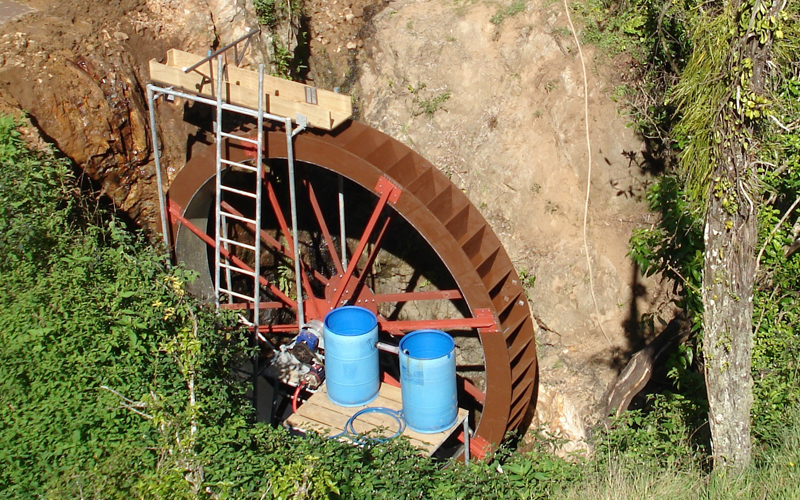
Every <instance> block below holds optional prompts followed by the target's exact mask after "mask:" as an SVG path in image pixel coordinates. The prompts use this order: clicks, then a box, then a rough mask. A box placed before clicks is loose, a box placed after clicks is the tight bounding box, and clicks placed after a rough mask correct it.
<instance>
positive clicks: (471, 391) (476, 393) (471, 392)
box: [458, 376, 486, 404]
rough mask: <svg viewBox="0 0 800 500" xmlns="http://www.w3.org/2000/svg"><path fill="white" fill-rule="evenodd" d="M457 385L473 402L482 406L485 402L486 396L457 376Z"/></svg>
mask: <svg viewBox="0 0 800 500" xmlns="http://www.w3.org/2000/svg"><path fill="white" fill-rule="evenodd" d="M458 383H459V384H460V385H461V386H462V387H461V388H462V389H463V390H464V392H465V393H467V394H469V395H470V396H472V397H473V398H474V399H475V401H477V402H478V403H480V404H484V403H485V402H486V394H484V393H483V391H481V390H480V389H478V387H477V386H476V385H475V384H473V383H472V382H471V381H470V380H468V379H466V378H464V377H461V376H459V377H458Z"/></svg>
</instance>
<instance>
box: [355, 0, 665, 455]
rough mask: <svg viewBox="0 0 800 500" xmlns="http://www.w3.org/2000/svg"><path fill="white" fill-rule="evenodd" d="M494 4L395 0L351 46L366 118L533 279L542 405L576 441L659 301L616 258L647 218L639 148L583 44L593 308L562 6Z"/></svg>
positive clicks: (579, 132) (580, 153)
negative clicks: (468, 207)
mask: <svg viewBox="0 0 800 500" xmlns="http://www.w3.org/2000/svg"><path fill="white" fill-rule="evenodd" d="M508 3H510V2H508ZM505 6H506V3H501V4H500V5H499V6H498V4H489V3H472V2H456V3H453V2H449V1H442V0H403V1H397V2H391V3H390V4H389V5H388V7H386V8H385V9H383V10H382V11H381V12H380V14H378V15H377V16H376V17H375V18H374V20H373V26H372V33H373V35H372V36H371V37H369V38H368V39H367V40H366V46H365V49H364V51H363V52H361V53H359V56H358V67H359V68H360V73H359V79H358V84H359V86H358V91H359V94H358V95H359V97H360V102H361V104H362V107H361V118H362V120H364V121H366V122H367V123H369V124H371V125H373V126H375V127H377V128H379V129H382V130H383V131H385V132H387V133H389V134H391V135H393V136H394V137H396V138H398V139H400V140H402V141H404V142H406V143H407V144H409V145H411V146H412V147H414V148H415V149H416V150H417V151H419V152H420V153H422V155H423V156H425V157H426V158H428V159H429V160H431V161H432V162H433V163H434V164H436V165H437V166H438V167H439V168H440V169H441V170H443V171H444V172H445V173H447V174H448V176H449V177H450V178H451V180H452V181H453V182H454V183H456V184H457V185H458V186H459V187H461V188H462V189H463V190H464V191H465V192H466V193H467V195H468V196H469V197H470V199H471V200H472V201H473V203H474V204H475V205H476V206H478V207H479V208H480V209H481V211H482V212H483V214H484V215H485V216H486V218H487V220H489V221H490V223H491V224H492V226H493V228H494V229H495V231H496V232H497V233H498V234H499V235H500V238H501V239H502V241H503V242H504V244H505V246H506V248H507V249H508V251H509V253H510V255H511V257H512V259H513V260H514V262H515V263H516V265H517V269H518V270H520V271H521V272H523V273H524V274H525V275H527V276H529V282H530V284H531V285H532V286H531V287H530V289H529V296H530V298H531V303H532V304H533V305H532V309H533V313H534V314H535V316H536V317H537V318H538V320H539V322H540V326H542V327H544V328H542V329H540V331H539V334H538V340H539V353H540V360H541V365H540V373H541V381H542V384H541V389H542V390H541V393H540V405H539V416H540V419H541V421H542V423H544V424H546V425H547V426H549V427H551V429H552V430H553V431H555V432H559V433H562V434H563V435H565V436H567V437H569V438H570V439H573V440H577V441H580V440H581V439H583V437H585V434H586V426H587V424H589V423H591V422H592V420H593V419H594V418H596V417H597V413H596V409H597V406H596V405H597V402H598V401H599V399H600V398H601V396H602V394H603V392H604V391H605V390H606V387H607V385H608V383H609V382H610V381H611V379H612V378H613V377H614V376H615V375H616V373H617V370H618V368H619V364H620V362H621V361H622V360H623V359H624V358H625V356H626V354H627V353H628V352H630V350H631V349H633V348H636V347H639V344H640V343H641V341H642V335H643V332H641V331H639V328H638V320H639V315H640V314H641V313H643V312H648V311H652V310H654V309H657V308H660V307H662V306H663V302H664V299H665V297H664V296H663V294H662V293H661V291H660V289H659V287H658V285H657V284H656V283H654V282H650V281H642V280H641V278H640V277H639V276H638V273H637V270H636V269H635V268H634V266H633V264H632V262H631V261H630V259H629V258H628V257H627V256H626V253H627V242H628V239H629V237H630V235H631V231H632V229H633V228H635V227H638V226H642V225H645V224H648V223H649V222H650V217H651V216H650V214H648V212H647V210H646V207H645V206H644V204H643V203H642V202H641V198H642V195H643V188H644V185H645V183H646V182H647V176H646V175H645V173H644V171H643V170H642V168H640V164H641V163H642V161H643V160H642V154H641V151H642V150H643V149H644V147H643V145H642V143H641V141H640V140H639V139H638V138H637V137H635V135H634V134H633V132H631V130H630V129H629V128H627V127H626V120H625V118H624V116H622V115H621V110H620V108H619V106H618V105H616V104H615V103H614V102H613V101H612V100H611V99H610V97H609V94H610V91H611V90H612V85H613V82H614V78H613V75H610V74H609V68H604V67H602V66H598V63H597V59H596V58H595V55H594V51H593V50H592V49H591V48H590V47H586V48H584V52H585V54H584V55H585V58H586V62H587V64H588V67H587V72H588V78H589V87H588V88H589V90H588V105H589V110H590V119H589V126H590V136H591V151H592V175H591V199H590V202H589V205H588V227H587V246H588V250H589V255H590V256H591V261H592V266H593V277H594V293H595V296H596V297H597V303H598V304H597V306H598V307H597V310H599V315H598V314H597V312H596V310H595V305H594V301H593V299H592V288H591V286H590V280H589V274H588V267H587V262H586V257H585V252H584V241H583V218H584V206H585V196H586V187H587V174H588V164H587V160H588V152H587V146H586V139H585V132H584V124H585V121H584V92H585V90H584V86H583V76H582V69H581V62H580V58H579V57H578V51H577V47H576V45H575V43H574V41H573V39H572V37H571V35H570V32H569V30H568V29H567V22H566V15H565V12H564V10H563V4H561V3H549V2H541V1H531V2H528V3H527V4H526V7H525V9H524V11H522V12H519V13H516V14H515V15H512V16H509V17H506V18H505V19H503V20H502V21H501V22H500V23H499V24H496V23H493V22H491V20H492V18H493V17H494V16H496V15H497V14H498V12H500V9H503V8H504V7H505ZM495 20H497V18H496V17H495ZM446 96H449V97H446ZM437 103H438V106H437ZM433 108H435V109H433ZM534 279H535V282H534ZM600 325H602V330H601V328H600ZM603 330H604V331H605V334H604V333H603ZM606 337H607V339H606Z"/></svg>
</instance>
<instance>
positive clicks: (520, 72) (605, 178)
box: [0, 0, 669, 446]
mask: <svg viewBox="0 0 800 500" xmlns="http://www.w3.org/2000/svg"><path fill="white" fill-rule="evenodd" d="M19 3H21V4H24V5H29V6H30V7H33V8H34V9H36V11H35V12H32V13H29V14H26V15H24V16H22V17H20V18H18V19H15V20H12V21H9V22H7V23H6V24H4V25H2V26H0V105H3V106H6V109H7V107H16V108H19V109H24V110H26V111H27V112H28V113H29V116H30V117H31V120H32V121H33V122H34V124H35V125H36V126H38V128H39V129H40V130H41V132H42V134H43V135H44V136H45V138H47V139H48V140H51V141H52V142H54V143H55V144H56V145H57V146H58V147H59V148H60V149H61V150H62V151H63V152H64V153H65V154H66V155H68V156H69V157H70V158H72V159H73V160H75V161H76V163H78V164H79V165H80V166H81V167H82V168H83V169H84V171H85V172H86V174H87V175H88V176H90V177H91V178H92V179H94V180H95V181H96V182H97V186H98V188H99V189H100V190H102V191H103V192H104V193H105V194H107V195H108V196H109V197H110V198H111V200H112V201H113V202H114V203H115V204H116V205H117V206H118V207H119V208H120V209H122V210H125V211H127V212H128V213H129V214H130V215H131V217H133V218H134V219H135V220H137V221H139V222H140V223H141V224H143V225H144V226H149V225H153V223H154V222H155V221H156V217H157V215H156V214H157V205H156V202H155V196H154V194H155V185H154V179H153V174H152V172H153V169H152V165H151V161H152V160H151V152H150V147H149V142H148V132H147V127H148V124H147V114H146V110H145V98H144V95H143V90H142V89H143V88H144V85H145V83H146V79H147V72H146V65H147V61H148V60H149V59H150V58H154V57H156V58H161V57H163V55H164V53H165V52H166V50H167V49H168V48H171V47H176V48H181V49H183V50H189V51H193V52H195V53H198V54H203V53H205V51H206V50H208V49H209V48H211V47H215V46H218V45H220V44H224V43H227V42H229V41H231V40H232V39H234V38H236V37H237V36H239V35H241V34H242V33H243V32H244V28H245V27H246V26H251V25H253V23H254V14H253V12H252V3H251V2H249V1H245V0H237V1H234V2H230V1H228V2H226V1H223V0H194V1H177V0H162V1H158V0H116V1H113V0H112V1H106V0H71V1H70V2H59V3H56V2H50V1H49V0H27V1H25V0H20V2H19ZM500 4H501V5H505V3H504V2H500ZM498 5H499V4H495V3H488V2H487V3H483V2H471V1H465V2H452V1H449V0H448V1H444V0H399V1H392V2H386V1H384V0H377V1H375V0H332V1H330V0H306V1H305V6H306V16H307V19H305V20H304V21H303V22H304V23H305V24H306V25H307V26H308V30H309V32H310V35H311V36H310V41H309V43H308V46H307V50H308V52H309V54H310V59H309V61H308V78H309V80H310V81H311V82H313V83H315V84H316V85H318V86H320V87H326V88H333V87H342V88H343V89H344V90H347V91H349V92H352V93H353V94H354V95H355V97H356V99H357V108H358V110H359V119H360V120H362V121H364V122H366V123H368V124H370V125H371V126H373V127H375V128H378V129H380V130H382V131H384V132H386V133H388V134H390V135H392V136H394V137H395V138H397V139H399V140H402V141H404V142H405V143H407V144H409V145H410V146H411V147H413V148H414V149H415V150H417V151H418V152H420V153H421V154H422V155H423V156H425V157H426V158H428V159H429V160H430V161H431V162H433V163H434V164H435V165H437V166H438V167H439V168H440V169H441V170H442V171H443V172H445V173H446V174H447V175H448V176H449V177H450V178H451V180H452V181H453V182H454V183H455V184H456V185H458V186H459V187H460V188H461V189H463V190H464V192H465V193H466V194H467V195H468V196H469V197H470V199H471V200H472V202H473V203H474V204H475V205H476V206H477V207H479V208H480V210H481V211H482V212H483V214H484V216H485V217H486V218H487V220H488V221H489V222H490V223H491V224H492V226H493V227H494V230H495V231H496V232H497V233H498V235H499V236H500V238H501V240H502V241H503V242H504V244H505V246H506V248H507V250H508V251H509V254H510V255H511V257H512V259H513V260H514V262H515V263H516V265H517V269H518V270H519V271H521V272H522V273H523V275H524V276H525V277H526V278H525V279H526V280H527V282H528V283H529V285H530V286H529V296H530V299H531V303H532V312H533V314H534V316H535V317H536V319H537V322H538V324H539V327H540V328H539V331H538V337H537V340H538V347H539V358H540V375H541V386H540V388H541V390H540V394H539V405H538V409H537V411H538V417H539V420H540V423H541V424H542V425H544V426H546V427H548V428H549V429H550V430H551V431H552V432H554V433H557V434H560V435H562V436H563V437H566V438H568V439H570V440H572V441H574V442H575V443H576V446H580V443H581V442H582V441H583V440H584V439H585V438H586V436H587V432H588V431H587V429H588V426H589V425H590V424H592V423H593V422H594V421H595V420H596V419H597V417H598V408H599V406H598V402H599V401H600V400H601V399H602V395H603V393H604V392H605V391H606V389H607V387H608V385H609V383H610V382H611V381H612V380H613V378H614V377H615V376H616V374H617V373H618V370H619V368H620V366H621V364H622V363H623V362H624V360H625V359H627V356H629V355H630V353H631V352H632V351H633V350H635V349H637V348H638V347H640V346H641V344H642V342H643V341H644V340H645V339H646V338H647V336H648V335H650V334H651V333H652V332H646V331H642V329H641V328H640V327H639V317H640V315H641V314H642V313H647V312H656V313H658V314H662V315H664V316H666V319H669V309H668V307H667V306H666V304H667V296H666V293H665V292H664V291H663V290H662V288H661V287H660V286H659V284H658V283H657V282H654V281H652V280H643V279H642V278H641V277H640V275H639V273H638V270H637V269H636V268H635V266H634V265H633V264H632V262H631V261H630V259H629V258H628V257H627V256H626V253H627V242H628V239H629V237H630V235H631V231H632V230H633V229H634V228H637V227H643V226H647V225H649V224H651V223H652V222H654V218H653V216H652V215H651V214H649V213H648V211H647V210H646V206H645V205H644V204H643V203H642V196H643V190H644V187H645V185H646V184H647V182H648V181H649V176H648V173H647V170H648V165H647V164H646V163H645V162H644V159H643V154H642V152H643V150H644V146H643V144H642V142H641V141H640V140H639V139H638V138H637V137H636V136H635V135H634V134H633V132H631V130H630V129H629V128H627V127H626V119H625V117H624V116H622V114H621V109H620V107H619V106H618V105H617V104H616V103H614V102H613V101H612V100H611V99H610V97H609V94H610V92H611V90H612V88H613V85H614V82H615V81H616V80H617V79H618V76H619V75H618V74H612V72H614V71H619V69H620V68H619V66H617V67H616V68H613V69H612V68H609V67H607V66H605V63H601V62H598V61H599V60H600V59H598V58H596V57H595V54H594V52H593V50H592V49H591V48H590V47H585V48H584V53H585V56H586V62H587V64H588V68H587V70H588V75H589V76H588V78H589V85H588V104H589V109H590V119H589V126H590V131H591V140H592V144H591V151H592V173H591V184H590V185H591V199H590V201H589V204H588V212H587V214H586V215H587V218H588V226H587V230H586V234H587V240H586V247H587V248H588V253H589V256H590V258H591V262H592V267H593V284H594V286H593V287H592V286H591V284H592V281H591V280H590V279H589V274H588V269H587V262H586V256H585V251H584V236H583V235H584V230H583V219H584V206H585V196H586V188H587V177H588V165H587V160H588V154H587V148H586V142H585V133H584V114H583V106H584V95H585V92H586V90H585V89H584V86H583V81H582V78H583V77H582V70H581V62H580V59H579V57H578V51H577V47H576V46H575V43H574V41H573V39H572V37H571V34H570V32H569V30H568V29H567V27H566V26H567V24H566V20H565V12H564V10H563V5H562V4H561V3H552V2H548V1H546V0H530V1H529V2H528V3H527V4H526V7H525V10H524V11H522V12H519V13H516V14H515V15H513V16H509V17H506V18H505V19H504V20H502V21H501V22H500V23H498V24H495V23H492V22H491V21H490V20H491V19H492V18H493V16H495V14H497V12H498V8H499V7H498ZM263 38H264V37H262V39H263ZM265 47H266V42H265V41H264V40H261V41H260V42H259V44H257V46H256V47H255V50H254V52H253V56H252V57H253V61H254V62H256V61H259V60H264V59H265V56H264V54H266V53H267V49H266V48H265ZM623 69H624V68H623ZM158 112H159V114H160V123H161V130H160V134H161V137H162V142H163V144H164V152H165V162H166V164H167V166H168V168H169V169H171V172H172V173H173V174H174V172H175V171H176V169H179V168H180V167H181V166H182V164H183V162H184V161H185V159H186V157H187V154H189V153H187V151H188V150H189V147H190V144H191V143H192V142H197V141H198V140H199V141H201V142H202V140H203V134H202V133H198V131H199V130H200V129H199V127H198V125H200V124H201V122H203V124H204V125H205V126H207V123H205V120H198V121H197V122H193V121H192V120H191V119H189V120H188V121H187V120H186V118H191V117H192V116H194V115H193V113H192V112H191V110H190V109H188V108H184V107H181V106H175V105H174V104H171V105H169V106H164V105H161V104H159V109H158ZM187 138H188V139H187ZM170 177H171V176H170ZM593 293H594V295H595V296H596V298H597V308H595V304H594V301H593V299H592V296H593ZM598 312H599V314H598ZM600 325H602V329H601V326H600Z"/></svg>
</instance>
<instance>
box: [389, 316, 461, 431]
mask: <svg viewBox="0 0 800 500" xmlns="http://www.w3.org/2000/svg"><path fill="white" fill-rule="evenodd" d="M455 345H456V344H455V341H453V337H451V336H450V335H448V334H447V333H445V332H443V331H440V330H417V331H415V332H411V333H409V334H407V335H405V336H404V337H403V338H402V339H401V340H400V354H399V356H400V388H401V391H402V395H403V413H404V415H405V419H406V425H407V426H408V427H409V428H411V429H413V430H415V431H417V432H423V433H429V434H432V433H435V432H441V431H443V430H446V429H449V428H450V427H452V426H453V425H455V423H456V420H457V418H458V398H457V395H456V353H455Z"/></svg>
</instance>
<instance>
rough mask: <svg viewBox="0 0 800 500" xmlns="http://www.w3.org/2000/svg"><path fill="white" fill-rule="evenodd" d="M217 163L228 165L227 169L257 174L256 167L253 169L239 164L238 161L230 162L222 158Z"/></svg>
mask: <svg viewBox="0 0 800 500" xmlns="http://www.w3.org/2000/svg"><path fill="white" fill-rule="evenodd" d="M219 161H220V163H222V164H223V165H228V166H229V167H239V168H241V169H244V170H249V171H250V172H258V167H254V166H252V165H245V164H244V163H239V162H238V161H230V160H226V159H224V158H220V159H219Z"/></svg>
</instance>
